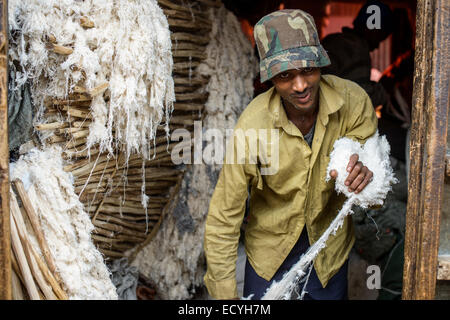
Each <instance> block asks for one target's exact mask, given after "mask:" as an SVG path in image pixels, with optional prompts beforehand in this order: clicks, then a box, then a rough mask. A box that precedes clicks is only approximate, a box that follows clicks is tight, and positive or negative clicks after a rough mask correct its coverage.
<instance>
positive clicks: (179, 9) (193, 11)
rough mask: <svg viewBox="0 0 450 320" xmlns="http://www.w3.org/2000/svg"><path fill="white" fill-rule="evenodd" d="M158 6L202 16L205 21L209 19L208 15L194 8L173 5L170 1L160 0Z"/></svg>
mask: <svg viewBox="0 0 450 320" xmlns="http://www.w3.org/2000/svg"><path fill="white" fill-rule="evenodd" d="M158 4H160V5H163V6H165V7H167V8H170V9H174V10H178V11H182V12H187V13H189V14H193V15H196V16H200V17H203V18H205V19H207V18H208V17H207V15H206V14H205V13H204V12H201V11H198V10H195V9H192V8H187V7H184V6H181V5H179V4H175V3H172V2H170V1H168V0H158Z"/></svg>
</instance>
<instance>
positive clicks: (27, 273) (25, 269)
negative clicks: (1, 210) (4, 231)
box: [10, 210, 41, 300]
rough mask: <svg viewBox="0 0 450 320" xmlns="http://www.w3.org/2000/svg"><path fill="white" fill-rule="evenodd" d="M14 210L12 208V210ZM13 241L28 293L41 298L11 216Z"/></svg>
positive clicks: (35, 297)
mask: <svg viewBox="0 0 450 320" xmlns="http://www.w3.org/2000/svg"><path fill="white" fill-rule="evenodd" d="M11 211H12V210H11ZM10 220H11V243H12V247H13V250H14V254H15V255H16V257H17V263H18V264H19V268H20V273H21V274H22V276H23V279H24V285H25V288H26V289H27V293H28V295H29V296H30V299H31V300H41V298H40V296H39V292H38V289H37V287H36V283H35V282H34V279H33V275H32V273H31V270H30V266H29V265H28V262H27V258H26V256H25V251H24V249H23V247H22V244H21V242H20V237H19V232H18V231H17V226H16V222H15V220H14V218H13V217H11V219H10Z"/></svg>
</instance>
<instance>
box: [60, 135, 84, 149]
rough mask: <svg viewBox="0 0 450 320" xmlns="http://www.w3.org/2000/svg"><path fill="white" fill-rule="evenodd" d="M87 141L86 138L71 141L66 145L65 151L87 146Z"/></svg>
mask: <svg viewBox="0 0 450 320" xmlns="http://www.w3.org/2000/svg"><path fill="white" fill-rule="evenodd" d="M86 141H87V139H86V138H81V139H77V140H70V141H69V142H67V143H66V145H65V147H64V149H70V148H74V147H78V146H80V145H82V144H85V143H86Z"/></svg>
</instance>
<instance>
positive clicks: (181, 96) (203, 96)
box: [175, 93, 208, 101]
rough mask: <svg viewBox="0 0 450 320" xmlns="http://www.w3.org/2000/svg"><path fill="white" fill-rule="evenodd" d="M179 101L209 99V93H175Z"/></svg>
mask: <svg viewBox="0 0 450 320" xmlns="http://www.w3.org/2000/svg"><path fill="white" fill-rule="evenodd" d="M175 98H176V100H177V101H190V100H202V101H206V99H208V93H186V94H177V95H175Z"/></svg>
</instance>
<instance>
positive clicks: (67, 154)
mask: <svg viewBox="0 0 450 320" xmlns="http://www.w3.org/2000/svg"><path fill="white" fill-rule="evenodd" d="M99 152H100V150H99V149H97V148H92V149H91V150H89V149H88V148H86V147H82V148H80V147H79V146H78V147H74V148H70V149H66V150H64V151H63V158H64V159H69V158H83V157H89V155H90V156H91V157H92V156H95V155H97V154H98V153H99Z"/></svg>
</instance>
